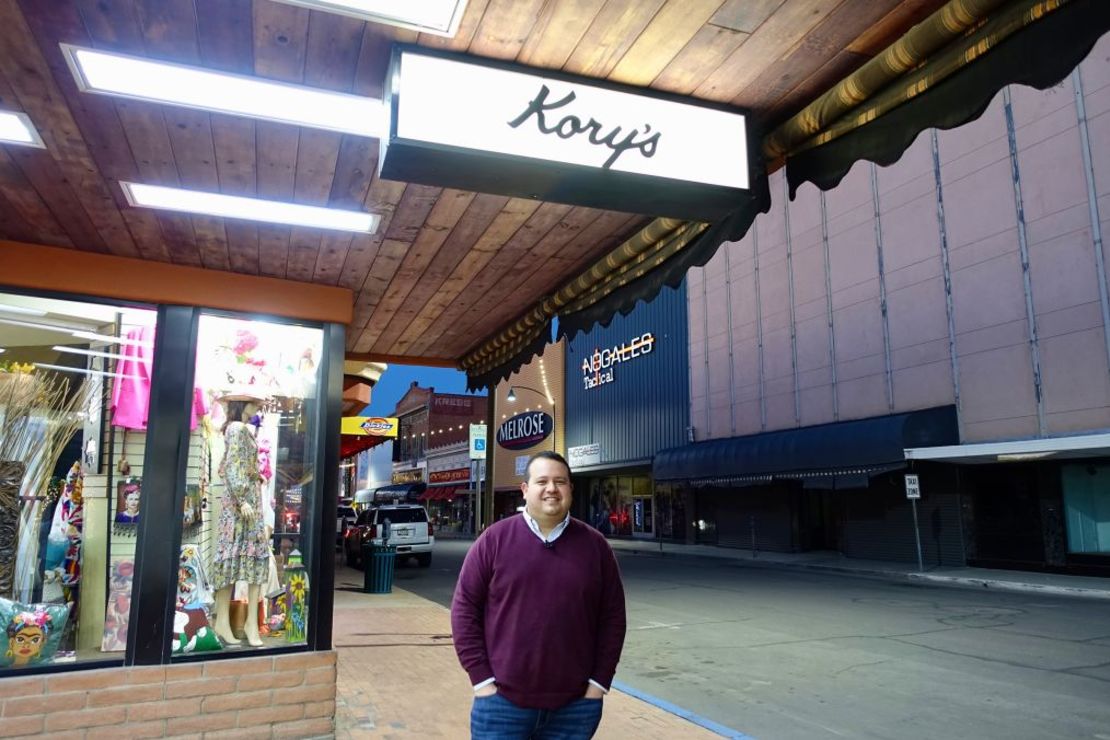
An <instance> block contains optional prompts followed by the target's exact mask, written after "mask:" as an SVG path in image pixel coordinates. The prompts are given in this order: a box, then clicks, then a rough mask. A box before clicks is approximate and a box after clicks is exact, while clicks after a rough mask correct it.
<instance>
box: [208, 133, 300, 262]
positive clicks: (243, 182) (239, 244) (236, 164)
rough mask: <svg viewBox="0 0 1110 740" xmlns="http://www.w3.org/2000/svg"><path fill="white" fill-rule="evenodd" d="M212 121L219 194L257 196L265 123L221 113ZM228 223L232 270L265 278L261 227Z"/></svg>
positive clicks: (229, 259) (231, 220)
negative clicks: (261, 131)
mask: <svg viewBox="0 0 1110 740" xmlns="http://www.w3.org/2000/svg"><path fill="white" fill-rule="evenodd" d="M211 120H212V143H213V147H214V149H215V157H216V173H217V176H218V178H219V188H218V190H219V191H220V192H221V193H226V194H228V195H242V196H246V197H255V196H257V195H258V194H259V193H258V177H259V173H260V170H261V168H260V167H259V164H258V161H257V154H258V151H259V149H260V148H259V145H258V141H257V139H258V129H259V128H260V127H261V126H263V125H264V123H263V122H256V121H253V120H251V119H249V118H240V117H238V116H226V115H221V114H218V113H214V114H212V116H211ZM289 128H291V127H289ZM224 221H225V222H224V233H225V235H226V236H227V250H228V264H229V265H230V266H231V270H232V271H233V272H244V271H245V272H246V274H249V275H259V274H262V272H261V271H260V270H261V266H260V264H259V246H258V244H259V237H258V225H257V224H251V225H250V227H249V228H247V227H245V226H244V225H243V223H242V222H239V223H233V221H234V219H225V220H224ZM270 272H273V271H270Z"/></svg>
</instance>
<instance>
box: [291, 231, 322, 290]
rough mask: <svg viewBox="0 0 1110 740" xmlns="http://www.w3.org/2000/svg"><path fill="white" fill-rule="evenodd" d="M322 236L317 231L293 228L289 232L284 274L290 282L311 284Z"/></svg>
mask: <svg viewBox="0 0 1110 740" xmlns="http://www.w3.org/2000/svg"><path fill="white" fill-rule="evenodd" d="M323 238H324V234H323V232H321V231H320V230H319V229H309V228H305V227H303V226H294V227H293V228H292V229H290V232H289V254H288V257H287V258H286V268H285V274H286V276H287V277H288V278H289V279H290V280H300V281H301V282H304V283H311V282H312V275H313V273H314V272H315V271H316V257H317V256H318V255H319V254H320V244H321V242H322V241H323Z"/></svg>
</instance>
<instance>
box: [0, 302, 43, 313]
mask: <svg viewBox="0 0 1110 740" xmlns="http://www.w3.org/2000/svg"><path fill="white" fill-rule="evenodd" d="M0 311H3V312H4V313H18V314H23V315H25V316H45V315H46V311H40V310H39V309H37V308H25V307H24V306H12V305H11V304H8V303H0Z"/></svg>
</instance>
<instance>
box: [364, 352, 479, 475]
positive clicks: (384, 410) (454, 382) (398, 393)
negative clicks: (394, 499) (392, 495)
mask: <svg viewBox="0 0 1110 740" xmlns="http://www.w3.org/2000/svg"><path fill="white" fill-rule="evenodd" d="M414 380H415V381H417V382H418V383H419V384H420V385H421V386H422V387H424V388H427V387H429V386H430V387H432V388H435V389H436V393H466V374H465V373H461V372H459V371H458V370H450V369H447V368H438V367H419V366H416V365H390V366H389V367H388V368H386V371H385V372H384V373H382V377H381V379H380V380H378V382H377V384H376V385H375V386H374V389H373V390H371V391H370V405H369V406H367V407H366V408H365V409H363V411H362V413H361V416H389V415H390V414H392V413H393V409H394V407H396V405H397V402H398V401H399V400H401V397H402V396H404V395H405V393H406V392H407V391H408V389H409V385H411V384H412V381H414ZM392 457H393V443H392V442H387V443H385V444H383V445H378V446H377V447H375V448H373V449H372V450H370V463H369V466H370V470H369V471H366V472H364V473H363V475H362V476H360V478H361V480H360V482H359V485H360V486H361V485H375V484H376V485H383V486H384V485H386V484H388V483H389V476H390V472H391V470H392V468H393V462H392ZM367 476H368V478H369V480H367V479H366V478H367Z"/></svg>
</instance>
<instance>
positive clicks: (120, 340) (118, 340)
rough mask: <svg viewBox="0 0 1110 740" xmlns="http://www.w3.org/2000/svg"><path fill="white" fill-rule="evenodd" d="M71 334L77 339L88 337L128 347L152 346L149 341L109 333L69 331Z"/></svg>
mask: <svg viewBox="0 0 1110 740" xmlns="http://www.w3.org/2000/svg"><path fill="white" fill-rule="evenodd" d="M70 334H71V335H72V336H75V337H77V338H78V339H88V340H89V341H91V342H107V343H108V344H123V345H126V346H128V347H148V348H149V347H153V346H154V345H153V344H152V343H151V342H143V341H140V340H138V339H128V338H127V337H116V336H112V335H111V334H97V333H96V332H94V331H71V332H70Z"/></svg>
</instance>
